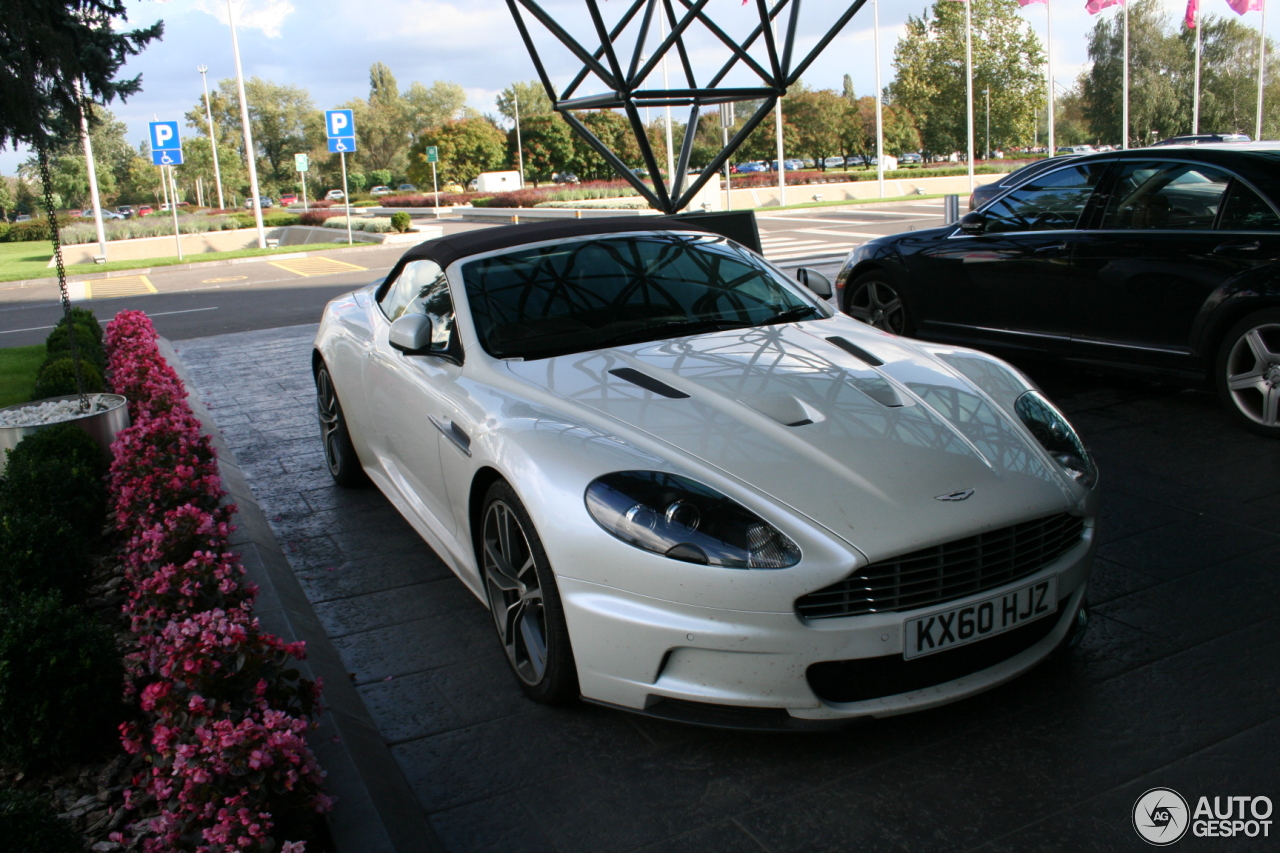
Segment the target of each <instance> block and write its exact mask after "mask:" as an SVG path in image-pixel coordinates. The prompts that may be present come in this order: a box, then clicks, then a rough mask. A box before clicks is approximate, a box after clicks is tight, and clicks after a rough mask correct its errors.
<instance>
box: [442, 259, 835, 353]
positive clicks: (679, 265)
mask: <svg viewBox="0 0 1280 853" xmlns="http://www.w3.org/2000/svg"><path fill="white" fill-rule="evenodd" d="M462 277H463V282H464V284H465V286H466V291H467V303H468V305H470V307H471V315H472V317H473V319H474V321H475V327H476V334H477V335H478V336H479V338H480V344H481V345H482V346H483V347H484V348H485V351H486V352H488V353H490V354H491V355H493V356H495V357H497V358H545V357H548V356H552V355H560V354H564V353H570V352H582V351H585V350H592V349H602V348H604V347H609V346H620V345H623V344H629V343H640V342H643V341H654V340H662V339H665V338H672V337H678V336H681V335H691V334H699V333H702V332H710V331H716V330H719V329H734V328H744V327H748V326H760V325H765V324H769V323H781V322H789V321H795V320H803V319H806V318H808V317H826V316H829V312H828V310H827V309H826V308H825V307H821V306H819V305H817V304H815V303H814V302H811V301H809V300H807V299H805V298H804V297H802V296H801V295H799V294H798V293H797V292H796V291H795V290H794V289H793V287H794V286H789V285H788V284H785V283H784V282H783V278H782V276H781V275H780V274H778V273H777V272H776V271H775V270H774V269H773V268H772V267H771V266H769V264H768V263H767V262H766V261H764V260H763V259H761V258H759V257H757V256H755V255H753V254H751V253H750V252H748V251H747V250H745V249H743V248H741V247H740V246H738V245H737V244H735V243H732V242H730V241H728V240H726V239H725V238H723V237H718V236H712V235H681V234H643V235H630V236H625V237H606V238H596V239H590V240H580V241H575V242H572V243H562V244H557V245H551V246H543V247H540V248H535V249H521V250H516V251H512V252H508V253H506V254H504V255H498V256H495V257H490V258H483V259H480V260H476V261H472V262H470V263H468V264H466V265H465V266H464V267H463V270H462Z"/></svg>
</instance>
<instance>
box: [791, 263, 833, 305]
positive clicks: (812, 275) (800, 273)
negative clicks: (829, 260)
mask: <svg viewBox="0 0 1280 853" xmlns="http://www.w3.org/2000/svg"><path fill="white" fill-rule="evenodd" d="M796 279H797V280H798V281H799V282H800V283H801V284H803V285H804V286H805V287H807V288H809V289H810V290H812V291H813V292H814V293H815V294H817V295H818V296H821V297H822V298H823V299H830V298H831V294H832V292H833V291H832V289H831V280H830V279H829V278H827V277H826V276H825V275H823V274H822V273H820V272H815V271H813V270H811V269H808V268H807V267H801V268H800V269H798V270H796Z"/></svg>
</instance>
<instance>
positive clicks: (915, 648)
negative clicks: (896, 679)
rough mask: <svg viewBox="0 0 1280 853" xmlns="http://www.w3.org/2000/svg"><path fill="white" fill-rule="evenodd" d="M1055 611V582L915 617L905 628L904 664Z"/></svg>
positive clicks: (1056, 582) (1045, 582) (1000, 631)
mask: <svg viewBox="0 0 1280 853" xmlns="http://www.w3.org/2000/svg"><path fill="white" fill-rule="evenodd" d="M1057 609H1058V578H1057V576H1056V575H1055V576H1051V577H1048V578H1045V579H1044V580H1042V581H1036V582H1035V583H1032V584H1027V585H1026V586H1024V587H1020V588H1018V589H1015V590H1012V591H1010V592H1005V593H1001V594H1000V595H996V596H993V597H991V598H988V599H986V600H985V601H978V602H974V603H973V604H966V605H964V606H963V607H953V608H951V609H950V610H942V611H939V612H937V613H930V614H929V615H927V616H917V617H916V618H914V619H908V620H907V621H906V624H905V626H904V627H905V628H906V636H905V638H904V639H905V642H904V644H903V650H902V656H903V657H904V658H906V659H907V660H911V659H912V658H920V657H924V656H925V655H931V654H934V653H935V652H941V651H946V650H947V649H953V648H955V647H956V646H963V645H967V644H969V643H976V642H977V641H978V640H985V639H986V638H988V637H994V636H995V635H996V634H1003V633H1004V632H1005V631H1011V630H1013V629H1014V628H1018V627H1020V626H1022V625H1026V624H1027V623H1028V622H1034V621H1035V620H1037V619H1041V618H1043V617H1045V616H1048V615H1049V614H1050V613H1053V612H1055V611H1056V610H1057Z"/></svg>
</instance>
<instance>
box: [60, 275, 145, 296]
mask: <svg viewBox="0 0 1280 853" xmlns="http://www.w3.org/2000/svg"><path fill="white" fill-rule="evenodd" d="M74 285H75V286H74V287H73V286H72V285H70V284H68V285H67V297H68V299H69V300H70V301H71V302H81V301H83V300H86V299H115V298H118V297H121V296H146V295H147V294H149V293H155V292H156V287H155V285H154V284H152V283H151V280H150V279H148V278H147V277H146V276H145V275H122V276H120V277H119V278H95V279H90V280H88V281H79V282H75V283H74Z"/></svg>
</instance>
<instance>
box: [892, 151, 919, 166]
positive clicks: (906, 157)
mask: <svg viewBox="0 0 1280 853" xmlns="http://www.w3.org/2000/svg"><path fill="white" fill-rule="evenodd" d="M898 162H899V163H923V162H924V158H923V157H921V156H920V155H919V154H917V153H916V152H914V151H907V152H905V153H903V154H900V155H899V156H898Z"/></svg>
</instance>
